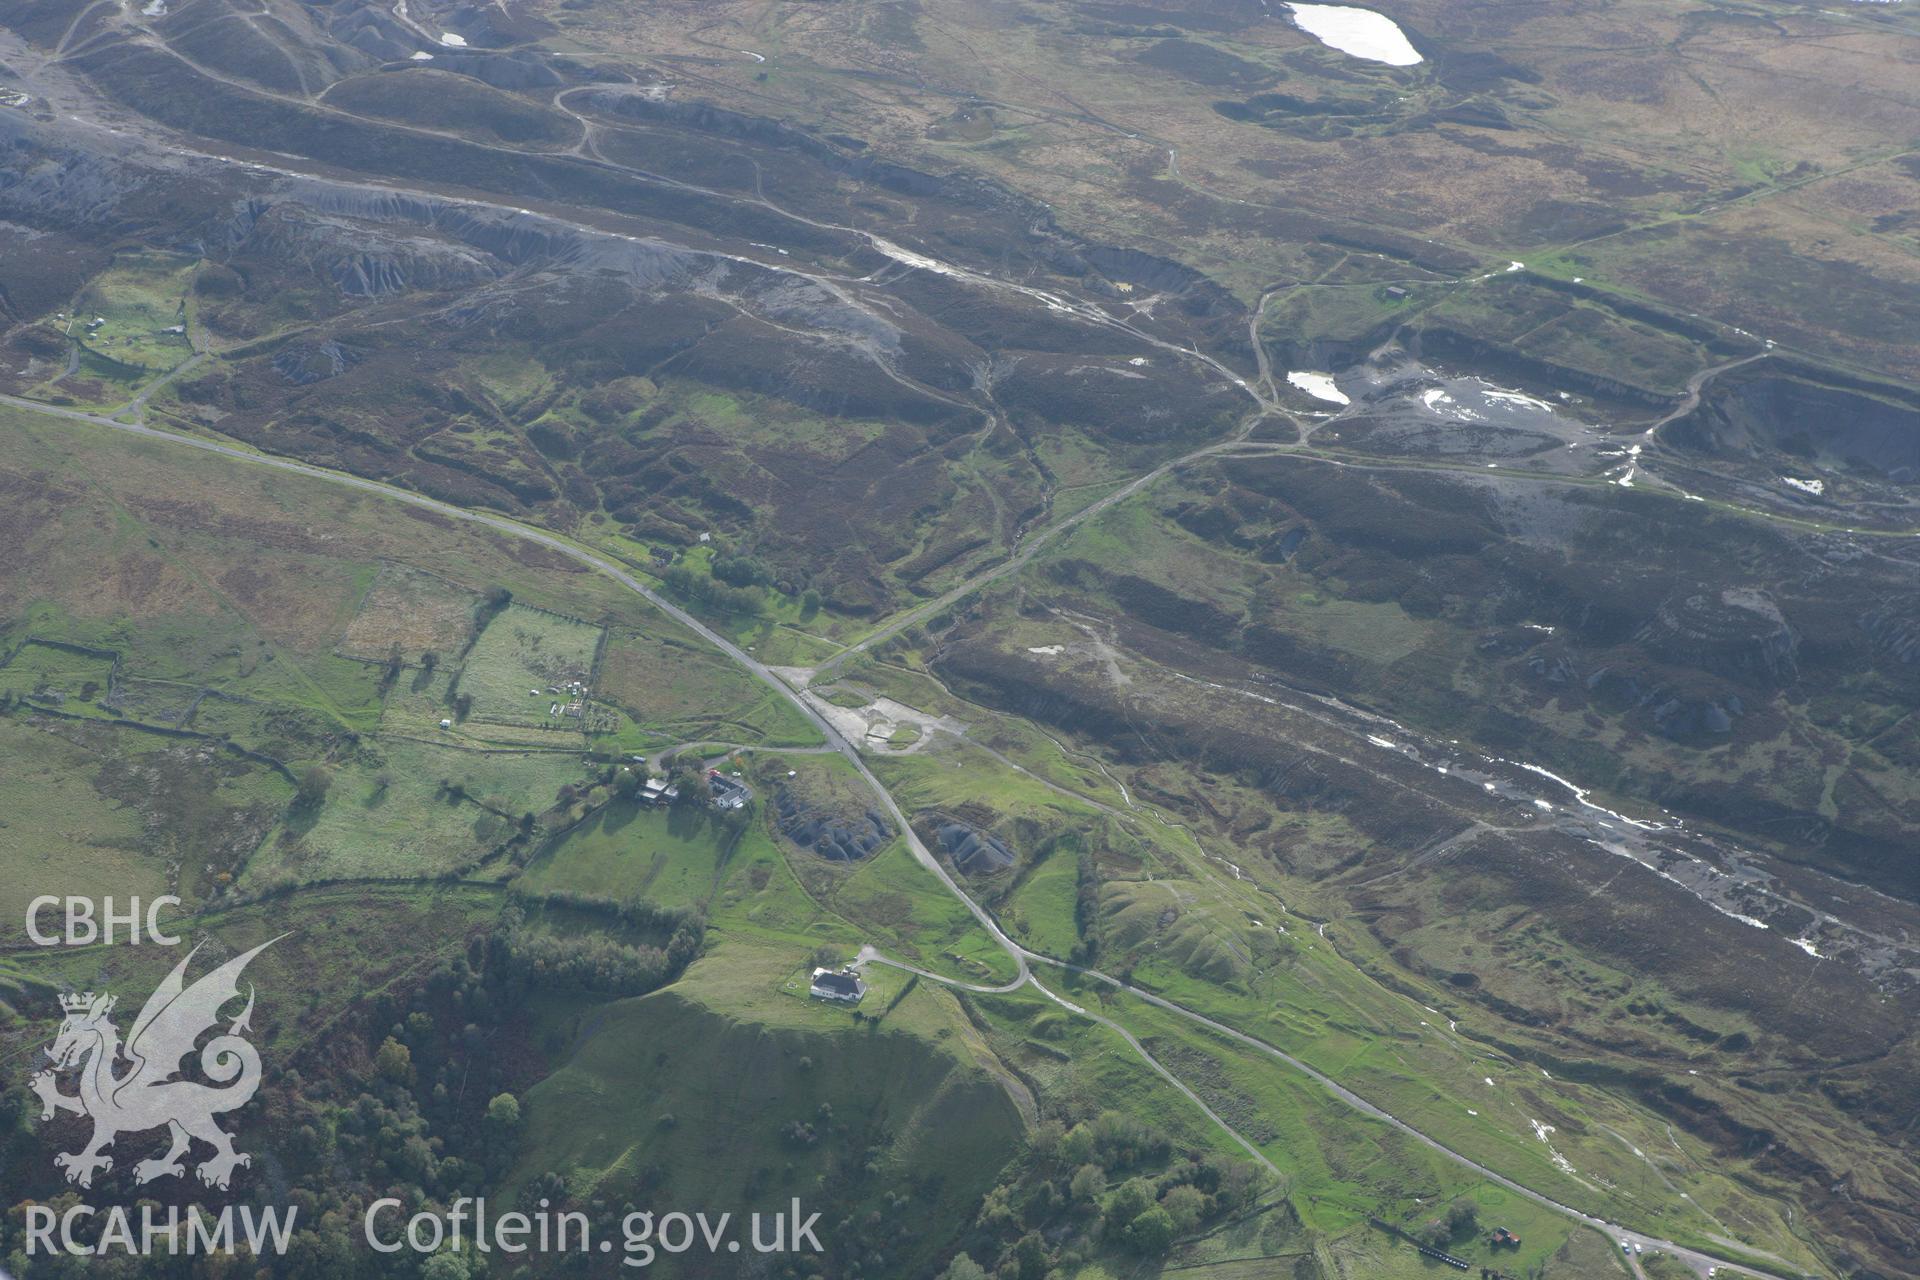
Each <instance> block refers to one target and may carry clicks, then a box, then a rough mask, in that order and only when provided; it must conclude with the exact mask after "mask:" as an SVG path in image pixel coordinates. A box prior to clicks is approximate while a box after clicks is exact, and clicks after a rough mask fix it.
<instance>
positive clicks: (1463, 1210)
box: [1413, 1200, 1480, 1250]
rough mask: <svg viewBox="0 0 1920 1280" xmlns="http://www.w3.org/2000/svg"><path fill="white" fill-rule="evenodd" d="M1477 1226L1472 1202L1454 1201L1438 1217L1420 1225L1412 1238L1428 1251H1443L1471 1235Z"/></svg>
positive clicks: (1477, 1221)
mask: <svg viewBox="0 0 1920 1280" xmlns="http://www.w3.org/2000/svg"><path fill="white" fill-rule="evenodd" d="M1479 1225H1480V1224H1479V1220H1478V1214H1477V1213H1476V1211H1475V1209H1474V1204H1473V1201H1471V1200H1455V1201H1454V1202H1453V1203H1452V1204H1450V1205H1448V1206H1447V1211H1446V1212H1445V1213H1444V1214H1442V1215H1441V1216H1440V1217H1438V1218H1435V1219H1433V1220H1432V1221H1430V1222H1427V1223H1424V1224H1422V1226H1421V1227H1420V1229H1419V1230H1418V1231H1415V1232H1414V1233H1413V1238H1414V1239H1415V1240H1418V1241H1419V1242H1420V1243H1421V1244H1423V1245H1425V1246H1427V1248H1429V1249H1442V1250H1444V1249H1445V1248H1446V1247H1447V1246H1448V1245H1449V1244H1451V1243H1453V1242H1454V1241H1455V1240H1458V1239H1460V1238H1462V1237H1463V1236H1470V1235H1472V1234H1473V1233H1474V1232H1475V1231H1476V1230H1478V1228H1479Z"/></svg>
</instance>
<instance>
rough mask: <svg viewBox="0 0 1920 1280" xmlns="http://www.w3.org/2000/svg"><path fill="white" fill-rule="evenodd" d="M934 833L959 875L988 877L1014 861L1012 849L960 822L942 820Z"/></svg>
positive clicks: (1003, 869)
mask: <svg viewBox="0 0 1920 1280" xmlns="http://www.w3.org/2000/svg"><path fill="white" fill-rule="evenodd" d="M938 834H939V836H940V847H941V848H942V849H944V850H945V851H946V854H947V857H949V858H951V859H952V860H953V865H954V866H956V867H958V868H959V869H960V872H961V874H963V875H967V876H990V875H992V874H993V873H994V872H996V871H1005V870H1006V869H1007V868H1008V867H1010V866H1012V865H1013V864H1014V862H1015V861H1016V859H1015V858H1014V856H1013V850H1011V849H1009V848H1007V846H1006V845H1004V844H1002V843H1000V841H998V840H996V839H994V838H993V837H992V836H990V835H988V834H986V833H985V832H983V831H976V830H974V829H973V828H972V827H970V826H968V825H966V824H965V823H964V822H948V823H943V824H942V825H941V827H940V830H939V833H938Z"/></svg>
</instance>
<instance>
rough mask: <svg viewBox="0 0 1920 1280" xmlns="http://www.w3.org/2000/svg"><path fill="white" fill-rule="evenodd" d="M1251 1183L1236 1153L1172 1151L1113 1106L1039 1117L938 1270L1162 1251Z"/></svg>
mask: <svg viewBox="0 0 1920 1280" xmlns="http://www.w3.org/2000/svg"><path fill="white" fill-rule="evenodd" d="M1259 1186H1260V1181H1259V1175H1258V1172H1257V1171H1256V1170H1255V1169H1254V1167H1253V1166H1252V1165H1250V1164H1248V1163H1246V1162H1245V1161H1236V1160H1228V1159H1224V1158H1222V1157H1219V1156H1205V1157H1200V1158H1194V1157H1192V1156H1180V1155H1177V1154H1176V1153H1175V1152H1174V1151H1173V1149H1172V1144H1171V1143H1170V1141H1169V1140H1168V1139H1167V1137H1166V1136H1165V1135H1164V1134H1162V1133H1159V1132H1158V1131H1156V1130H1154V1129H1152V1128H1150V1127H1149V1126H1148V1125H1147V1124H1145V1123H1144V1122H1143V1121H1141V1120H1139V1119H1137V1118H1135V1117H1133V1116H1129V1115H1125V1114H1123V1113H1120V1112H1115V1111H1108V1112H1103V1113H1101V1114H1100V1115H1098V1116H1096V1117H1094V1118H1093V1119H1091V1120H1087V1121H1082V1122H1081V1123H1079V1124H1075V1125H1073V1126H1072V1127H1071V1128H1067V1127H1063V1126H1062V1125H1061V1124H1060V1123H1059V1122H1057V1121H1049V1122H1045V1123H1042V1124H1041V1125H1040V1126H1038V1127H1037V1128H1036V1130H1035V1131H1034V1135H1033V1138H1032V1142H1031V1147H1030V1150H1029V1153H1028V1156H1027V1158H1026V1159H1025V1160H1023V1161H1020V1162H1018V1163H1017V1164H1016V1165H1015V1166H1014V1167H1013V1168H1012V1170H1011V1172H1010V1176H1009V1177H1007V1178H1006V1179H1005V1180H1003V1181H1002V1182H1001V1183H1000V1184H999V1185H998V1186H996V1187H994V1188H993V1189H992V1190H991V1191H989V1192H988V1193H987V1195H986V1198H985V1200H984V1201H983V1202H982V1203H981V1207H980V1214H979V1217H978V1218H977V1219H976V1221H975V1224H974V1228H973V1230H972V1231H971V1232H970V1233H969V1235H968V1238H967V1239H966V1240H965V1241H964V1246H965V1247H964V1248H963V1249H962V1251H961V1252H960V1253H959V1254H958V1255H956V1256H955V1257H954V1259H953V1261H952V1262H951V1263H950V1264H949V1265H948V1267H947V1269H946V1271H945V1273H944V1280H986V1277H988V1276H992V1277H995V1280H1044V1277H1046V1276H1048V1275H1051V1274H1055V1273H1056V1272H1058V1271H1065V1272H1067V1273H1069V1274H1071V1273H1072V1272H1073V1271H1075V1270H1077V1269H1078V1268H1079V1267H1080V1266H1082V1265H1083V1264H1085V1263H1086V1262H1088V1261H1089V1260H1091V1259H1093V1258H1095V1257H1098V1256H1101V1255H1112V1254H1120V1255H1126V1256H1133V1257H1140V1258H1147V1259H1153V1258H1162V1257H1165V1256H1166V1255H1167V1254H1168V1252H1170V1251H1171V1250H1172V1248H1173V1245H1174V1242H1175V1241H1177V1240H1178V1239H1180V1238H1181V1237H1182V1236H1184V1235H1187V1234H1189V1233H1191V1232H1193V1231H1195V1230H1198V1229H1199V1228H1200V1227H1202V1226H1204V1225H1206V1224H1207V1223H1209V1222H1213V1221H1216V1220H1218V1219H1219V1218H1221V1217H1224V1216H1225V1215H1227V1214H1230V1213H1233V1212H1236V1211H1238V1210H1241V1209H1244V1208H1246V1207H1247V1206H1249V1205H1251V1204H1252V1203H1253V1201H1254V1199H1255V1197H1256V1195H1257V1193H1258V1190H1259Z"/></svg>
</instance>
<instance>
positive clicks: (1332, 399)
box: [1287, 370, 1353, 404]
mask: <svg viewBox="0 0 1920 1280" xmlns="http://www.w3.org/2000/svg"><path fill="white" fill-rule="evenodd" d="M1287 381H1288V382H1290V383H1292V384H1293V385H1294V386H1296V387H1298V388H1300V390H1302V391H1304V392H1306V393H1307V394H1308V395H1310V396H1312V397H1313V398H1314V399H1316V400H1325V401H1327V402H1328V403H1330V404H1351V403H1353V402H1352V401H1351V400H1349V399H1347V395H1346V393H1345V392H1344V391H1342V390H1340V388H1339V387H1336V386H1334V385H1333V376H1332V375H1331V374H1326V373H1308V372H1307V371H1305V370H1295V371H1294V372H1292V373H1290V374H1288V375H1287Z"/></svg>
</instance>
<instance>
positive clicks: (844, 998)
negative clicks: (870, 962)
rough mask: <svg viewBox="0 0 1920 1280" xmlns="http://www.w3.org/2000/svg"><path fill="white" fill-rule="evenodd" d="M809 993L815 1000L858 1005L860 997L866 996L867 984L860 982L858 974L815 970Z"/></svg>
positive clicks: (844, 971) (839, 970) (843, 971)
mask: <svg viewBox="0 0 1920 1280" xmlns="http://www.w3.org/2000/svg"><path fill="white" fill-rule="evenodd" d="M809 992H810V993H811V994H812V996H813V998H814V999H816V1000H834V1001H838V1002H839V1003H841V1004H859V1003H860V997H861V996H864V995H865V994H867V984H866V983H865V982H863V981H861V978H860V975H859V974H857V973H850V972H848V971H847V970H845V969H815V970H814V971H813V985H812V986H811V987H810V988H809Z"/></svg>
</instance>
